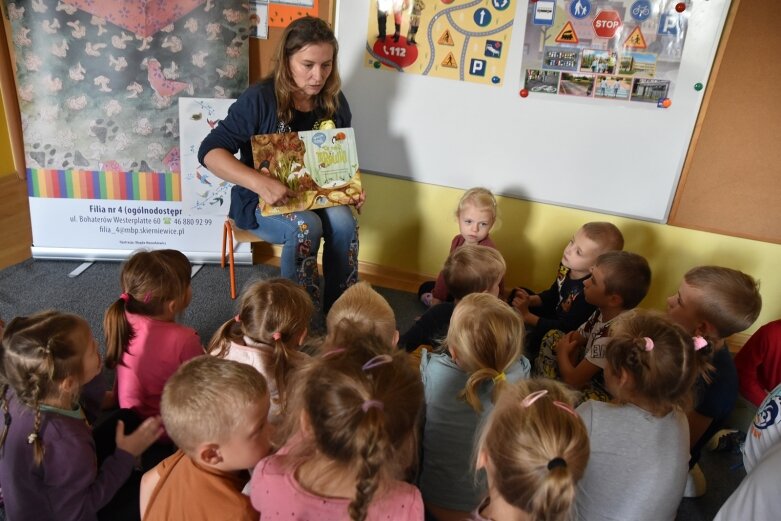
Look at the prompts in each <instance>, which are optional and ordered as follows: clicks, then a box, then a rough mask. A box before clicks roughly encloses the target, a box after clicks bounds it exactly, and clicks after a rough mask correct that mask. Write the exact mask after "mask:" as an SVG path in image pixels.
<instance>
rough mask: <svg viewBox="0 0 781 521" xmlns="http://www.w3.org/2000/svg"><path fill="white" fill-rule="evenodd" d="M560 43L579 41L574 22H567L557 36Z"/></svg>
mask: <svg viewBox="0 0 781 521" xmlns="http://www.w3.org/2000/svg"><path fill="white" fill-rule="evenodd" d="M556 41H557V42H558V43H578V42H579V41H580V40H578V34H577V33H576V32H575V28H574V27H572V22H567V23H566V24H564V27H563V28H562V30H561V31H560V32H559V35H558V36H557V37H556Z"/></svg>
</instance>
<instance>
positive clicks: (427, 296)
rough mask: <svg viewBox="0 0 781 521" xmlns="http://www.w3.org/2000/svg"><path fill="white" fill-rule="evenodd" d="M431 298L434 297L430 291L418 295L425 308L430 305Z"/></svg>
mask: <svg viewBox="0 0 781 521" xmlns="http://www.w3.org/2000/svg"><path fill="white" fill-rule="evenodd" d="M433 298H434V295H432V294H431V293H430V292H429V293H423V294H421V295H420V301H421V302H422V303H423V305H424V306H426V307H427V308H430V307H431V299H433Z"/></svg>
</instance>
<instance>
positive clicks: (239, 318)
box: [233, 315, 241, 323]
mask: <svg viewBox="0 0 781 521" xmlns="http://www.w3.org/2000/svg"><path fill="white" fill-rule="evenodd" d="M233 320H235V321H236V322H238V323H241V317H240V316H238V315H236V316H235V317H233Z"/></svg>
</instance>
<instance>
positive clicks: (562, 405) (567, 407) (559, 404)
mask: <svg viewBox="0 0 781 521" xmlns="http://www.w3.org/2000/svg"><path fill="white" fill-rule="evenodd" d="M553 405H555V406H556V407H558V408H559V409H561V410H563V411H567V412H568V413H570V414H571V415H572V416H574V417H575V418H577V417H578V413H576V412H575V409H573V408H572V407H571V406H570V404H568V403H564V402H560V401H558V400H553Z"/></svg>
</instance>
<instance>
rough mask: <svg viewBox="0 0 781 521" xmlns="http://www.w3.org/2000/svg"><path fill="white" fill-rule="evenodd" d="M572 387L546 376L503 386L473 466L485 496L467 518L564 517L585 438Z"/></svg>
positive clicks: (568, 514)
mask: <svg viewBox="0 0 781 521" xmlns="http://www.w3.org/2000/svg"><path fill="white" fill-rule="evenodd" d="M574 394H575V393H574V392H573V391H570V390H567V388H566V387H565V386H564V385H563V384H560V383H558V382H555V381H553V380H549V379H543V378H539V379H532V380H521V381H519V382H517V383H516V384H513V385H508V386H506V387H505V388H504V389H503V390H502V392H501V394H500V396H499V399H498V400H497V402H496V407H495V408H494V410H493V411H492V412H491V415H490V416H489V417H488V420H487V421H486V423H485V425H484V426H483V428H482V430H481V434H480V436H479V438H478V442H477V445H476V450H475V453H476V460H477V461H476V464H475V468H477V469H484V470H485V472H486V477H487V481H488V496H487V497H486V499H485V500H484V501H483V502H482V504H481V505H480V506H479V507H478V508H477V509H476V510H475V511H474V512H473V513H472V515H471V517H469V518H468V519H469V520H470V521H488V520H492V519H496V520H499V519H501V520H509V519H515V520H520V519H524V520H528V521H537V520H540V521H542V520H545V521H567V520H569V519H571V518H572V514H573V506H574V505H575V495H576V491H577V483H578V480H579V479H580V478H582V477H583V474H584V472H585V471H586V465H587V463H588V459H589V440H588V434H587V433H586V427H585V425H583V421H582V420H581V419H580V417H579V416H578V415H577V413H575V411H574V410H573V409H572V403H573V401H574Z"/></svg>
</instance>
